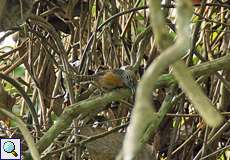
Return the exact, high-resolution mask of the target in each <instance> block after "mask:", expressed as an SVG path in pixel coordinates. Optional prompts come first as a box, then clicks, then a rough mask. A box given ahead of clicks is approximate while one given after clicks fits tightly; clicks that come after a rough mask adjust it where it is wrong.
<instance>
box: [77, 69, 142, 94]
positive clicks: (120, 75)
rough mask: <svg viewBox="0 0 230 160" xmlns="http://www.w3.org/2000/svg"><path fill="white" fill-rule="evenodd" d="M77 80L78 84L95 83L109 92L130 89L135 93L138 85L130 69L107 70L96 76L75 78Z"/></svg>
mask: <svg viewBox="0 0 230 160" xmlns="http://www.w3.org/2000/svg"><path fill="white" fill-rule="evenodd" d="M75 79H76V81H75V82H77V83H79V82H86V81H93V82H95V84H96V85H97V86H98V87H100V88H102V89H104V90H109V91H110V90H113V89H116V88H129V89H131V91H132V93H134V92H135V90H136V85H137V77H136V75H135V73H134V72H133V71H131V70H128V69H126V70H123V69H112V70H105V71H101V72H97V73H96V74H94V75H79V76H77V77H76V76H75Z"/></svg>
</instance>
